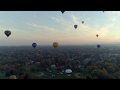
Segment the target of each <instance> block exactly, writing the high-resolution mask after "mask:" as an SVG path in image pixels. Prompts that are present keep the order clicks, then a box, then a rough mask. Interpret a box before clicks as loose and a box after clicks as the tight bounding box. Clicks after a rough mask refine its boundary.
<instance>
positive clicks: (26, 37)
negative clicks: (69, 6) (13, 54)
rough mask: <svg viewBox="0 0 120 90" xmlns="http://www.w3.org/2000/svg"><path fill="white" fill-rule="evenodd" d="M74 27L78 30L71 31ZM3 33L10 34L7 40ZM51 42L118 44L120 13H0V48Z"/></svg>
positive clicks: (119, 42)
mask: <svg viewBox="0 0 120 90" xmlns="http://www.w3.org/2000/svg"><path fill="white" fill-rule="evenodd" d="M82 21H84V23H83V24H82ZM74 25H78V27H77V28H76V29H75V28H74ZM5 30H10V31H11V35H10V36H9V37H7V36H6V35H5V34H4V32H5ZM96 34H98V35H99V36H98V37H96ZM53 42H58V43H59V45H88V44H98V43H99V44H116V43H118V44H120V11H105V12H103V11H65V12H64V13H63V14H62V12H61V11H0V46H21V45H31V44H32V43H37V45H52V44H53Z"/></svg>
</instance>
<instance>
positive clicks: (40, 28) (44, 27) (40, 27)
mask: <svg viewBox="0 0 120 90" xmlns="http://www.w3.org/2000/svg"><path fill="white" fill-rule="evenodd" d="M26 24H27V25H29V26H31V27H35V28H38V29H35V30H39V31H41V30H42V31H43V30H44V31H47V32H58V30H56V29H54V28H51V27H48V26H44V25H38V24H35V23H26Z"/></svg>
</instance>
